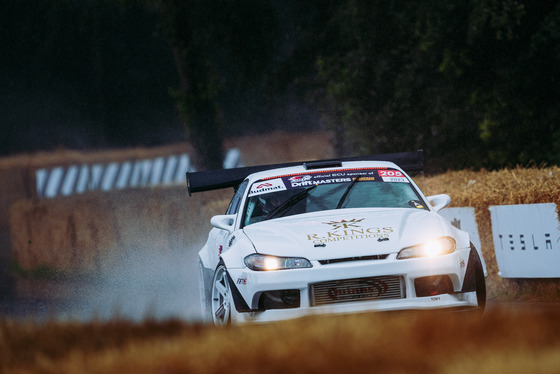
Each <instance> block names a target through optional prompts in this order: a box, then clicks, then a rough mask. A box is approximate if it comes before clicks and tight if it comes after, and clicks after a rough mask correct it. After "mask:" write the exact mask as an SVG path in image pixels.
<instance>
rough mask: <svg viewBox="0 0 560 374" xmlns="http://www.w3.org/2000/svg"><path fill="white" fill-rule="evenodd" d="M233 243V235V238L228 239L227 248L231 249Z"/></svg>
mask: <svg viewBox="0 0 560 374" xmlns="http://www.w3.org/2000/svg"><path fill="white" fill-rule="evenodd" d="M234 241H235V235H233V236H232V237H231V239H229V242H228V247H231V246H232V244H233V242H234Z"/></svg>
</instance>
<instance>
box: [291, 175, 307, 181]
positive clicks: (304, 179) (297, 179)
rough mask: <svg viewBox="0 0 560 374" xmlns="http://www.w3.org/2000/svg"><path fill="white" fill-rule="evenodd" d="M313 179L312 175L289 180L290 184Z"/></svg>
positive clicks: (297, 176) (294, 177)
mask: <svg viewBox="0 0 560 374" xmlns="http://www.w3.org/2000/svg"><path fill="white" fill-rule="evenodd" d="M310 179H311V175H295V176H293V177H291V178H288V180H289V181H290V182H304V181H308V180H310Z"/></svg>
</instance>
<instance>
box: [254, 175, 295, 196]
mask: <svg viewBox="0 0 560 374" xmlns="http://www.w3.org/2000/svg"><path fill="white" fill-rule="evenodd" d="M284 190H286V185H285V184H284V182H283V181H282V179H280V178H276V179H272V180H269V181H266V182H264V181H260V182H255V183H253V185H252V186H251V190H250V191H249V197H251V196H255V195H262V194H265V193H269V192H276V191H284Z"/></svg>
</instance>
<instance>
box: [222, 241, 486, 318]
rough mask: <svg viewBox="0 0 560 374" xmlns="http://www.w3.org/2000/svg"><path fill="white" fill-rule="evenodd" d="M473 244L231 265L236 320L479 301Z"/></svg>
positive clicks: (455, 305) (468, 304)
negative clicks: (415, 254) (348, 258)
mask: <svg viewBox="0 0 560 374" xmlns="http://www.w3.org/2000/svg"><path fill="white" fill-rule="evenodd" d="M468 253H469V249H468V248H467V249H464V250H457V251H455V252H454V253H451V254H448V255H443V256H438V257H433V258H414V259H407V260H397V259H396V255H390V256H389V257H387V258H386V259H382V260H374V261H357V262H347V263H338V264H329V265H321V264H320V263H319V262H315V261H312V264H313V267H312V268H307V269H293V270H280V271H252V270H249V269H247V268H243V269H228V274H229V282H230V286H231V289H232V295H233V299H234V303H235V306H236V310H235V311H232V317H233V319H234V320H235V321H236V322H267V321H275V320H283V319H291V318H297V317H302V316H306V315H314V314H339V313H356V312H366V311H385V310H386V311H389V310H404V309H434V308H463V307H464V308H469V307H476V306H477V305H478V304H477V298H476V292H475V291H474V290H465V289H464V287H463V280H464V277H465V269H466V261H467V260H466V259H467V258H468Z"/></svg>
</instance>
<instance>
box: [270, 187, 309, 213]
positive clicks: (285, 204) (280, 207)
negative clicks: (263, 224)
mask: <svg viewBox="0 0 560 374" xmlns="http://www.w3.org/2000/svg"><path fill="white" fill-rule="evenodd" d="M315 187H317V185H316V184H315V185H313V186H311V187H307V188H306V189H305V190H303V191H300V192H298V193H297V194H295V195H294V196H292V197H290V198H289V199H288V200H286V201H284V202H282V203H281V204H280V205H278V206H277V207H276V208H274V209H273V210H272V211H271V212H270V213H269V214H268V215H267V216H266V217H265V218H264V219H265V221H266V220H267V219H271V218H274V217H276V216H279V215H280V213H285V212H286V211H287V210H288V209H290V208H291V207H293V206H294V205H296V204H297V203H298V201H300V200H302V199H304V198H305V197H306V196H307V194H308V193H309V191H311V190H312V189H314V188H315Z"/></svg>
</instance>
